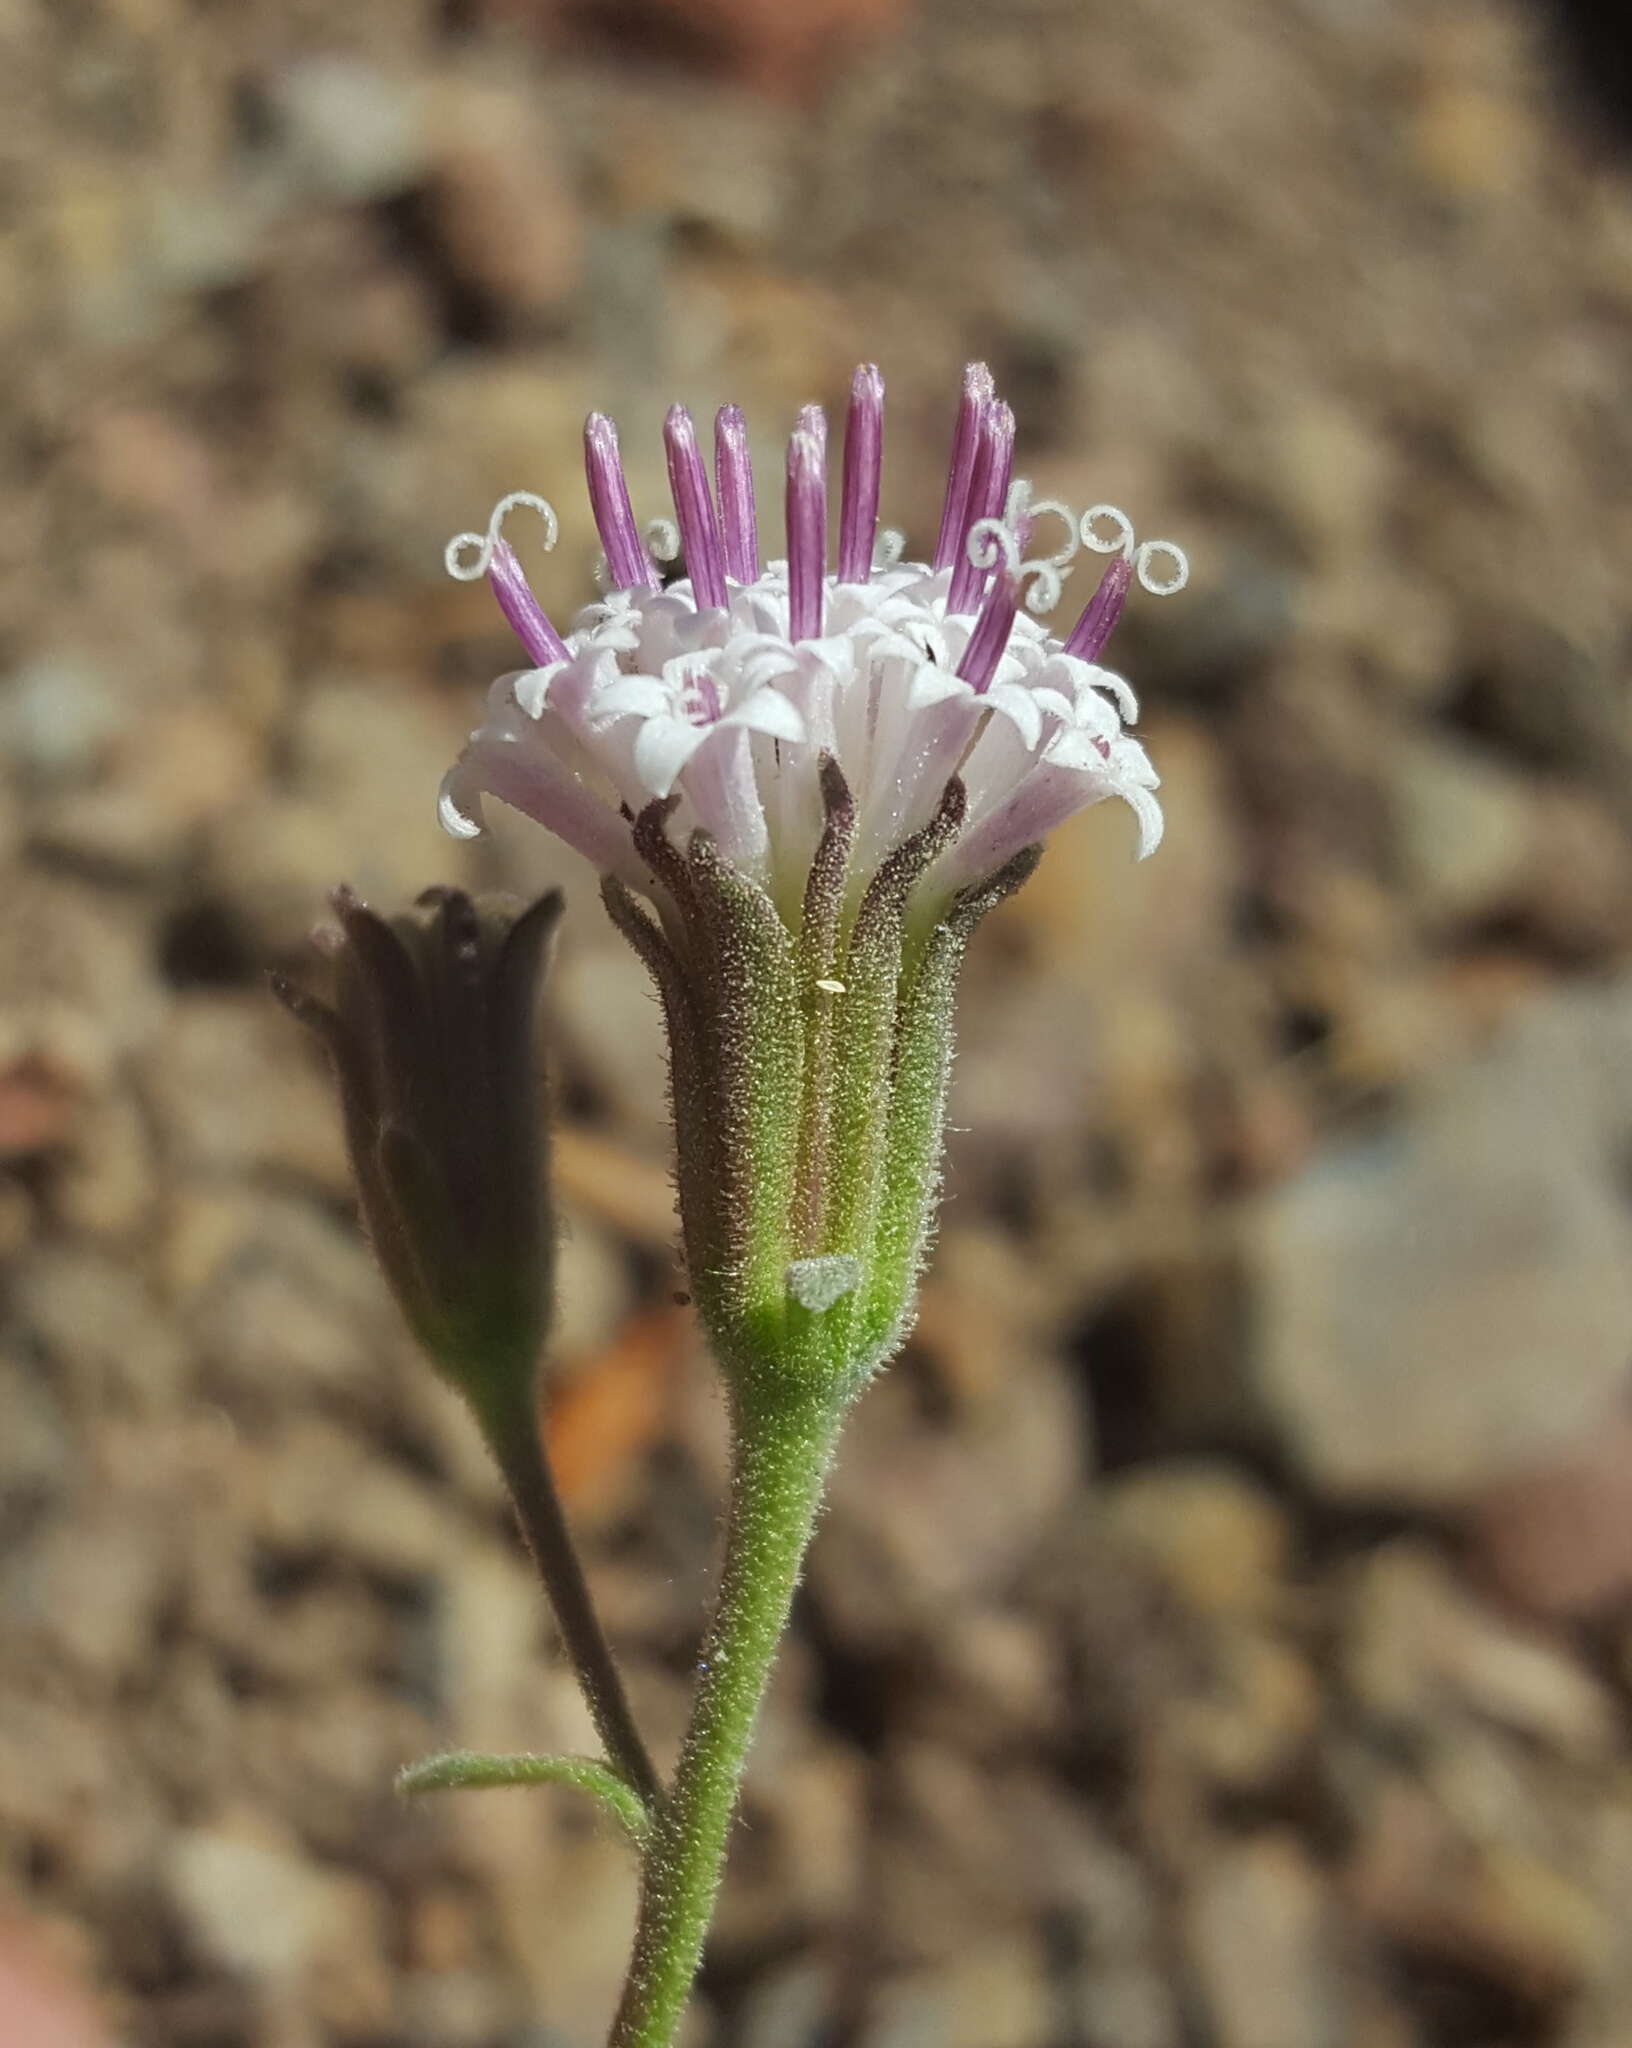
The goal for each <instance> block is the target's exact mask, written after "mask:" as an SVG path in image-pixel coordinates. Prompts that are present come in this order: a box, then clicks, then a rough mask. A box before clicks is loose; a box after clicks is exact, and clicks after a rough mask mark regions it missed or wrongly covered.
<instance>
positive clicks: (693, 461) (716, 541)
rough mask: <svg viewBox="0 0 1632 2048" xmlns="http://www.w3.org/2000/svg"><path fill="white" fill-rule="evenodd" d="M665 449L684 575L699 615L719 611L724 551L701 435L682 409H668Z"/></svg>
mask: <svg viewBox="0 0 1632 2048" xmlns="http://www.w3.org/2000/svg"><path fill="white" fill-rule="evenodd" d="M663 445H664V447H665V449H666V450H667V451H668V457H669V489H670V490H671V491H672V492H673V493H674V516H675V518H676V520H677V521H678V522H679V526H680V545H681V546H682V547H683V548H684V549H685V551H686V571H687V574H688V575H689V576H690V577H691V588H692V594H693V595H694V597H695V598H696V600H697V609H698V610H699V611H714V610H718V609H719V608H720V607H722V606H723V605H724V603H725V553H724V550H723V549H722V548H721V546H720V528H719V522H718V520H717V519H716V518H715V516H714V500H713V499H712V498H711V497H710V496H709V494H708V472H707V471H706V470H705V469H704V467H703V458H702V454H701V452H700V451H699V449H698V446H697V429H696V428H695V427H694V426H693V425H692V422H691V414H690V413H689V412H687V410H686V408H685V407H684V406H683V405H675V406H671V407H670V408H669V416H668V418H667V419H666V420H665V421H664V423H663Z"/></svg>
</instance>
